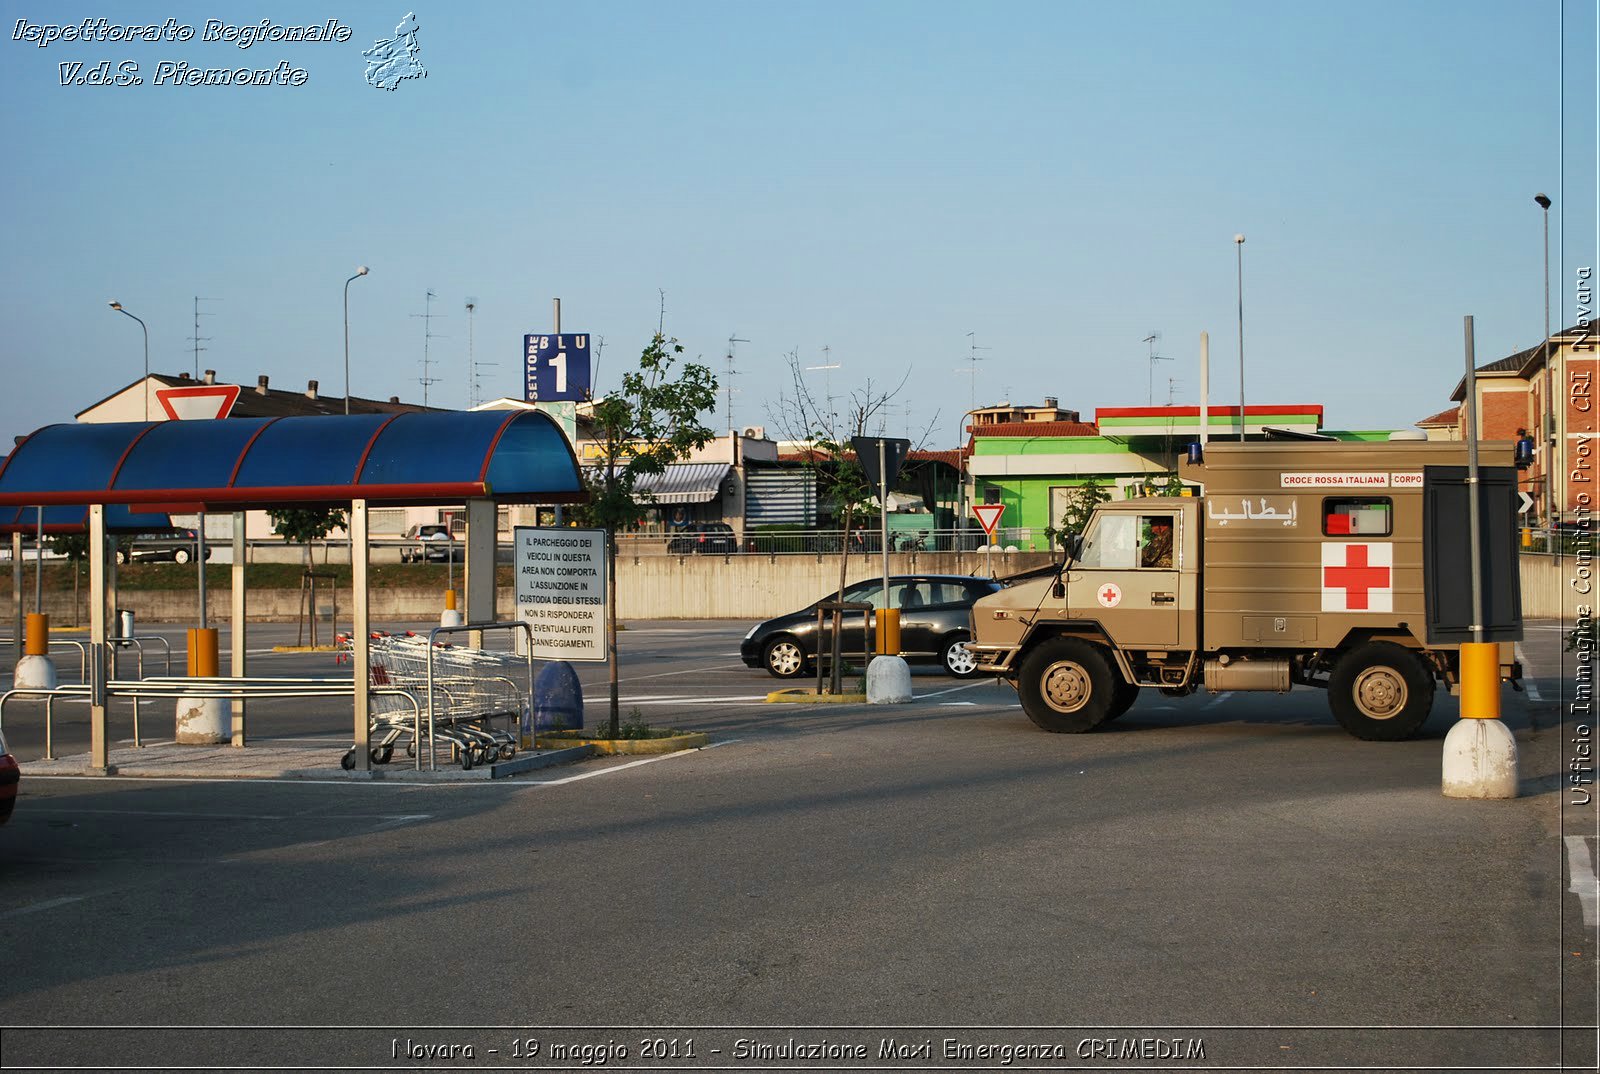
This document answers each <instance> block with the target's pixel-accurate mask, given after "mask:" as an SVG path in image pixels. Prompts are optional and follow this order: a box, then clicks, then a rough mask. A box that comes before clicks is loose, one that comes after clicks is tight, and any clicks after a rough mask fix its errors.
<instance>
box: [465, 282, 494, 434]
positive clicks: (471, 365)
mask: <svg viewBox="0 0 1600 1074" xmlns="http://www.w3.org/2000/svg"><path fill="white" fill-rule="evenodd" d="M477 309H478V300H477V298H475V297H474V296H472V295H468V296H467V409H468V410H471V409H472V408H473V407H475V406H477V405H478V404H479V403H481V402H483V395H482V391H483V380H482V378H481V377H480V376H479V374H478V370H480V369H482V368H483V367H484V366H486V365H487V366H496V365H499V364H500V363H499V362H480V361H478V360H477V358H476V357H475V356H474V353H473V349H472V328H473V314H474V313H476V312H477Z"/></svg>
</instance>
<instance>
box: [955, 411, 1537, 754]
mask: <svg viewBox="0 0 1600 1074" xmlns="http://www.w3.org/2000/svg"><path fill="white" fill-rule="evenodd" d="M1479 461H1480V468H1481V471H1482V474H1483V484H1482V488H1483V496H1482V499H1481V500H1480V504H1481V523H1480V533H1481V534H1483V550H1484V551H1483V554H1484V556H1485V561H1486V564H1487V565H1486V568H1485V571H1484V578H1485V592H1484V602H1485V614H1484V619H1485V624H1484V625H1485V627H1486V629H1487V633H1486V636H1485V638H1484V640H1486V641H1498V642H1501V643H1502V644H1501V646H1500V652H1501V675H1502V678H1503V679H1505V680H1510V681H1511V682H1512V684H1513V686H1514V687H1515V686H1516V685H1517V684H1516V680H1517V679H1518V678H1519V677H1520V675H1521V669H1520V667H1518V666H1517V665H1516V663H1515V662H1514V661H1513V660H1512V659H1511V653H1512V645H1511V644H1509V643H1510V642H1513V641H1515V640H1516V639H1518V638H1520V637H1521V601H1520V589H1519V581H1518V571H1517V547H1516V543H1515V526H1516V519H1515V503H1514V501H1515V497H1516V471H1515V468H1514V465H1513V453H1512V448H1511V446H1510V445H1508V444H1484V445H1483V446H1482V448H1481V449H1480V452H1479ZM1467 472H1468V471H1467V448H1466V445H1465V444H1462V443H1447V442H1432V443H1429V442H1419V441H1389V442H1382V443H1339V442H1331V441H1308V442H1290V441H1267V442H1258V443H1227V444H1224V443H1215V442H1213V443H1211V444H1209V445H1207V446H1206V448H1205V455H1204V458H1203V459H1200V460H1198V461H1196V462H1194V463H1189V464H1187V465H1185V466H1184V467H1183V471H1182V474H1181V476H1182V477H1183V479H1184V480H1185V481H1186V482H1188V483H1199V484H1201V485H1202V486H1203V489H1204V493H1203V495H1200V496H1196V497H1193V498H1190V497H1143V498H1139V499H1130V500H1121V501H1113V502H1110V503H1104V504H1101V505H1099V506H1098V507H1097V508H1096V509H1095V512H1094V514H1093V516H1092V517H1091V519H1090V521H1089V524H1088V525H1087V526H1086V527H1085V529H1084V532H1083V534H1082V537H1081V538H1079V539H1074V541H1073V542H1072V543H1071V545H1070V547H1069V549H1068V555H1067V558H1066V561H1065V563H1064V564H1063V565H1062V566H1061V567H1060V568H1059V569H1056V570H1049V571H1046V572H1042V573H1040V572H1035V574H1034V575H1033V576H1032V577H1027V578H1026V579H1025V580H1018V581H1016V582H1014V583H1013V584H1011V585H1009V586H1008V587H1007V588H1005V589H1003V590H1000V591H999V592H997V593H994V594H991V595H990V596H987V597H984V598H983V599H981V600H979V601H978V602H977V603H976V604H975V605H974V606H973V609H972V626H973V641H972V643H971V645H970V648H971V649H972V650H973V652H974V653H975V654H976V655H977V657H978V661H979V668H980V671H988V672H991V673H994V674H998V675H1000V676H1002V677H1004V678H1005V679H1007V680H1008V681H1010V683H1011V684H1012V685H1013V686H1014V687H1015V688H1016V689H1017V692H1018V694H1019V695H1020V696H1021V699H1022V707H1023V710H1024V711H1025V712H1026V713H1027V715H1028V717H1029V718H1030V719H1032V720H1033V722H1034V723H1035V724H1037V725H1038V726H1039V727H1041V728H1043V729H1044V730H1046V731H1067V732H1081V731H1090V730H1093V729H1094V728H1095V727H1097V726H1099V725H1100V724H1103V723H1105V722H1106V721H1108V720H1114V719H1116V718H1117V717H1118V716H1120V715H1121V714H1122V713H1123V712H1125V711H1127V709H1128V707H1129V706H1130V705H1132V704H1133V702H1134V700H1135V699H1136V698H1137V697H1138V695H1139V691H1140V690H1141V689H1154V690H1160V691H1161V692H1162V693H1163V694H1166V695H1168V696H1175V697H1181V696H1184V695H1187V694H1190V693H1193V692H1195V691H1196V690H1198V689H1200V688H1201V687H1202V686H1203V687H1204V688H1205V689H1206V690H1208V691H1210V692H1212V693H1220V692H1222V691H1227V690H1232V691H1244V690H1264V691H1273V692H1277V693H1283V692H1285V691H1287V690H1289V689H1290V688H1291V687H1292V686H1295V685H1297V684H1298V685H1304V686H1316V687H1321V688H1324V689H1326V690H1327V691H1328V701H1329V705H1330V707H1331V708H1332V709H1333V714H1334V716H1335V717H1336V718H1337V719H1338V721H1339V724H1340V725H1341V726H1342V727H1343V728H1344V729H1345V730H1346V731H1348V732H1349V733H1350V734H1352V735H1355V736H1356V737H1358V738H1363V739H1375V740H1391V741H1392V740H1398V739H1403V738H1406V737H1408V736H1410V735H1412V734H1415V733H1416V732H1417V730H1418V729H1419V728H1421V727H1422V725H1423V723H1424V722H1425V721H1426V720H1427V718H1428V713H1429V710H1430V708H1431V707H1432V705H1433V696H1434V690H1435V687H1436V685H1437V684H1439V683H1443V684H1444V685H1445V686H1446V688H1448V689H1450V690H1451V691H1452V692H1455V691H1456V690H1457V689H1458V688H1459V682H1460V660H1459V645H1460V643H1461V642H1463V641H1472V640H1473V636H1472V633H1471V627H1472V625H1473V623H1472V614H1471V598H1470V573H1469V566H1468V565H1469V563H1470V556H1469V554H1468V547H1469V546H1468V540H1469V538H1468V532H1469V527H1468V524H1467V518H1468V515H1467V504H1468V499H1467V495H1468V494H1467V489H1468V484H1467Z"/></svg>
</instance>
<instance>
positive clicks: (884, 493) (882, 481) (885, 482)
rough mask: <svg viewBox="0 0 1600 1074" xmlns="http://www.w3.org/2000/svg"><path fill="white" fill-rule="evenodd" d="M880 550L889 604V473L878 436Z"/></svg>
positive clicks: (884, 601) (885, 594)
mask: <svg viewBox="0 0 1600 1074" xmlns="http://www.w3.org/2000/svg"><path fill="white" fill-rule="evenodd" d="M878 522H879V534H878V540H879V551H880V552H882V554H883V606H884V607H885V608H887V607H888V606H889V473H888V459H887V458H886V456H885V447H884V441H883V437H881V436H880V437H878Z"/></svg>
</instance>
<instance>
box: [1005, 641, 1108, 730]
mask: <svg viewBox="0 0 1600 1074" xmlns="http://www.w3.org/2000/svg"><path fill="white" fill-rule="evenodd" d="M1115 683H1116V675H1115V673H1114V672H1113V671H1112V668H1111V664H1110V663H1109V662H1108V661H1107V660H1106V658H1105V655H1104V654H1103V653H1102V652H1101V651H1100V650H1099V649H1098V648H1096V647H1095V646H1093V645H1091V644H1089V643H1088V642H1086V641H1080V640H1079V639H1077V638H1052V639H1051V640H1050V641H1047V642H1044V643H1043V644H1041V645H1040V646H1039V647H1038V648H1036V649H1034V650H1033V652H1031V653H1029V654H1028V656H1027V658H1026V659H1024V660H1023V662H1022V671H1021V674H1020V675H1019V676H1018V681H1017V692H1018V693H1019V694H1020V695H1021V696H1022V711H1023V712H1025V713H1027V714H1028V719H1030V720H1032V721H1033V722H1034V723H1035V724H1036V725H1037V726H1039V727H1042V728H1043V729H1044V730H1046V731H1056V732H1067V733H1070V734H1078V733H1081V732H1083V731H1092V730H1094V729H1095V728H1096V727H1098V726H1099V725H1100V724H1101V723H1102V722H1103V721H1104V720H1105V719H1106V716H1107V715H1108V714H1109V713H1110V711H1111V706H1112V702H1113V698H1114V694H1115Z"/></svg>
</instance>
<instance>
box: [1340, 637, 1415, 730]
mask: <svg viewBox="0 0 1600 1074" xmlns="http://www.w3.org/2000/svg"><path fill="white" fill-rule="evenodd" d="M1328 707H1329V708H1331V709H1332V710H1333V717H1334V719H1336V720H1338V721H1339V726H1340V727H1343V728H1344V729H1345V730H1346V731H1348V732H1349V733H1350V734H1352V735H1354V736H1355V737H1356V738H1360V739H1366V740H1367V741H1369V742H1398V741H1400V740H1401V739H1405V738H1410V737H1411V736H1412V735H1414V734H1416V733H1417V732H1418V731H1420V730H1421V729H1422V725H1423V724H1425V723H1427V722H1428V714H1429V713H1430V712H1431V711H1432V710H1433V676H1431V675H1429V674H1428V670H1427V669H1426V668H1425V667H1423V665H1422V661H1420V660H1418V659H1417V657H1416V656H1415V655H1414V654H1413V653H1412V652H1411V651H1410V650H1408V649H1406V648H1404V647H1403V646H1399V645H1395V644H1393V643H1391V642H1386V641H1377V642H1370V643H1368V644H1366V645H1363V646H1361V647H1359V648H1357V649H1352V650H1351V651H1350V652H1349V653H1347V654H1345V656H1344V658H1343V659H1341V660H1340V661H1339V663H1338V664H1336V665H1335V666H1334V669H1333V674H1332V675H1331V676H1330V677H1329V679H1328Z"/></svg>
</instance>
